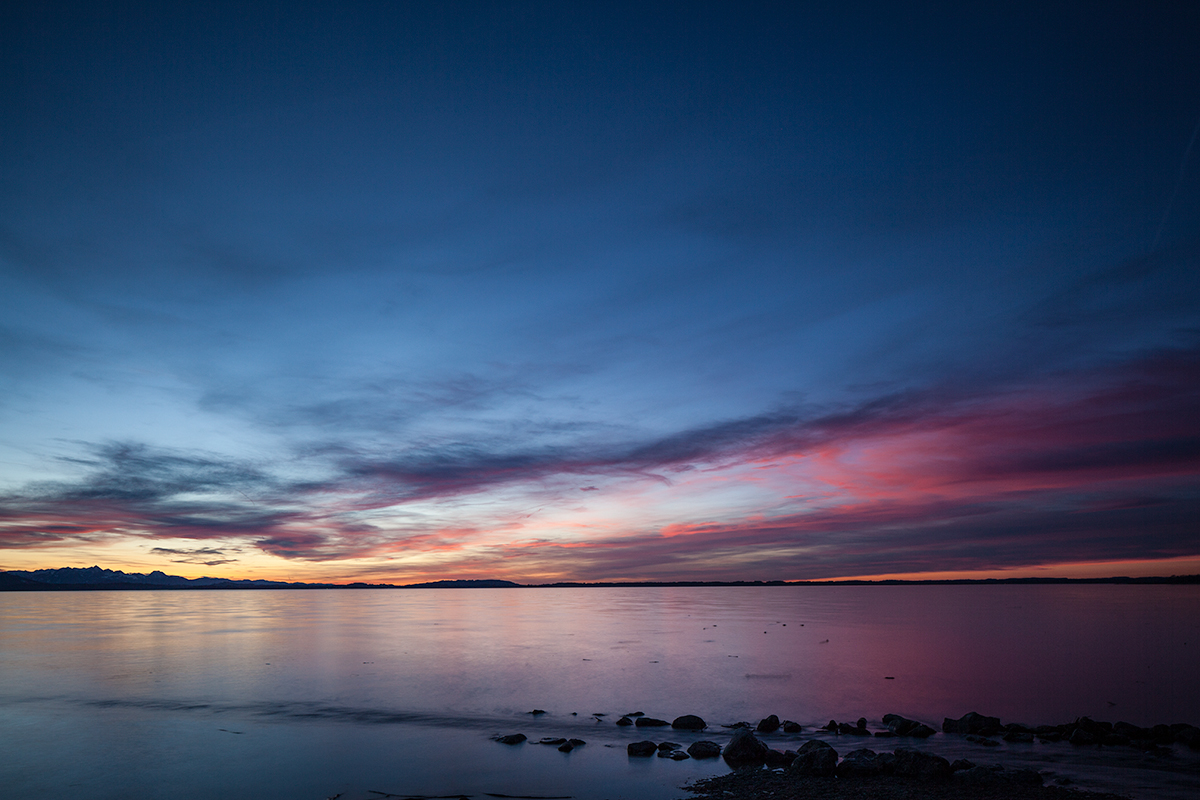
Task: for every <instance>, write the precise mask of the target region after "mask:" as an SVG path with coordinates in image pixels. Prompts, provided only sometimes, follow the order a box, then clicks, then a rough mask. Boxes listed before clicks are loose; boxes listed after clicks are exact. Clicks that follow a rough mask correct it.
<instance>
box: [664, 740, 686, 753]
mask: <svg viewBox="0 0 1200 800" xmlns="http://www.w3.org/2000/svg"><path fill="white" fill-rule="evenodd" d="M680 747H682V745H680V744H679V743H678V742H660V743H659V745H658V750H659V752H660V753H661V752H663V751H664V750H665V751H666V752H668V753H669V752H671V751H672V750H678V749H679V748H680Z"/></svg>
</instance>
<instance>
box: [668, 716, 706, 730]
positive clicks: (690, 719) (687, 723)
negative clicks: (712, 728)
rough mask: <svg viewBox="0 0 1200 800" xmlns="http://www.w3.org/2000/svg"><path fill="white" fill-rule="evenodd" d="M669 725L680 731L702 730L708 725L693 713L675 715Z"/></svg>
mask: <svg viewBox="0 0 1200 800" xmlns="http://www.w3.org/2000/svg"><path fill="white" fill-rule="evenodd" d="M671 727H672V728H676V729H678V730H682V731H702V730H704V729H705V728H707V727H708V725H707V724H706V723H705V722H704V720H703V719H701V718H700V717H697V716H696V715H695V714H684V715H683V716H682V717H676V718H675V721H674V722H672V723H671Z"/></svg>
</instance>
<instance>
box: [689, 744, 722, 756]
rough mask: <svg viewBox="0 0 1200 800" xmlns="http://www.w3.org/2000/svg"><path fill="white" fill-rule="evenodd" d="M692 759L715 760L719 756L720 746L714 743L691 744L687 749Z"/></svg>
mask: <svg viewBox="0 0 1200 800" xmlns="http://www.w3.org/2000/svg"><path fill="white" fill-rule="evenodd" d="M687 752H688V755H689V756H691V757H692V758H716V757H717V756H719V755H721V745H719V744H717V743H716V742H709V741H703V742H692V743H691V745H690V746H689V747H688V749H687Z"/></svg>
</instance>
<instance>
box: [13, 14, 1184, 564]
mask: <svg viewBox="0 0 1200 800" xmlns="http://www.w3.org/2000/svg"><path fill="white" fill-rule="evenodd" d="M0 13H2V14H3V16H2V17H0V35H2V38H0V70H2V72H0V81H2V86H3V92H2V95H3V114H2V116H0V143H2V145H3V146H2V148H0V150H2V153H3V155H2V156H0V158H2V159H3V161H2V173H0V174H2V175H3V180H0V297H3V298H4V301H3V303H2V304H0V382H2V383H3V391H2V392H0V568H3V567H9V568H17V567H31V566H58V565H68V564H69V565H89V564H92V563H101V564H103V565H105V566H113V567H121V568H130V569H137V570H143V569H149V568H163V569H165V570H166V571H168V572H171V571H174V572H177V573H181V574H183V573H186V574H193V573H194V574H199V573H201V572H208V573H218V572H219V573H220V574H227V575H249V574H253V575H263V576H267V577H286V576H293V577H296V578H316V577H320V578H323V579H339V580H340V579H346V580H349V579H356V578H360V577H370V578H373V579H384V580H403V579H405V578H410V577H411V578H414V579H415V578H420V577H454V576H460V575H461V576H470V575H493V574H495V575H497V576H503V577H512V578H515V579H518V580H521V579H538V578H578V579H587V580H598V579H621V578H663V579H671V578H785V579H792V578H818V577H833V576H843V575H879V574H910V573H918V572H919V573H960V572H974V573H979V574H991V572H990V571H996V570H1009V571H1012V572H1011V573H1006V574H1017V573H1020V574H1044V572H1045V570H1052V571H1053V570H1058V571H1059V572H1065V573H1066V572H1069V573H1071V574H1085V573H1087V572H1088V570H1089V569H1091V570H1100V571H1112V570H1113V569H1118V568H1119V570H1121V571H1125V572H1130V571H1133V572H1136V571H1139V570H1140V571H1143V572H1144V571H1150V572H1172V571H1175V572H1182V571H1189V570H1190V571H1196V570H1197V567H1200V544H1198V543H1200V536H1197V529H1196V524H1195V520H1196V519H1197V518H1200V516H1198V512H1200V496H1198V495H1200V481H1198V477H1200V421H1198V420H1200V380H1198V379H1197V374H1200V370H1198V369H1197V367H1198V366H1200V364H1198V362H1200V280H1198V279H1197V275H1198V274H1200V273H1198V271H1197V266H1198V264H1197V261H1198V255H1200V163H1197V162H1200V152H1195V150H1196V149H1200V148H1194V149H1193V152H1192V153H1191V155H1190V156H1189V157H1188V158H1187V159H1185V153H1186V152H1187V148H1188V144H1189V141H1190V140H1191V139H1192V137H1193V134H1194V131H1195V129H1196V126H1197V123H1198V121H1200V8H1196V7H1193V6H1189V5H1188V4H1183V3H1174V4H1139V3H1051V4H1046V3H1039V4H1014V3H1005V4H988V5H983V4H970V5H964V4H949V3H947V4H941V5H935V4H922V6H921V8H919V9H916V10H914V9H911V8H903V7H899V6H898V4H882V3H865V4H847V3H836V4H835V3H822V4H756V5H746V4H697V3H681V4H661V3H640V4H628V5H620V4H596V5H595V6H593V7H590V8H581V7H580V4H565V3H546V4H482V3H437V4H432V3H430V4H412V3H407V4H369V5H364V6H357V7H356V6H353V5H349V4H344V3H342V4H332V3H321V4H310V5H307V6H301V5H299V4H294V3H289V4H279V5H267V4H249V5H242V4H227V5H225V4H212V3H208V4H204V5H202V6H200V5H197V6H196V7H194V8H191V9H176V8H173V7H167V6H162V5H156V6H141V5H135V4H103V3H98V4H97V3H91V4H79V5H75V6H72V5H67V4H60V3H37V4H32V3H15V4H7V5H6V7H5V10H4V11H3V12H0ZM1163 559H1176V561H1171V562H1170V563H1162V560H1163ZM1130 562H1147V563H1144V564H1141V565H1137V564H1131V563H1130ZM1085 563H1096V564H1097V566H1095V567H1083V566H1077V565H1080V564H1085ZM1113 563H1116V566H1114V567H1111V568H1110V567H1109V566H1108V565H1109V564H1113ZM1068 565H1076V566H1068ZM1039 570H1040V571H1039Z"/></svg>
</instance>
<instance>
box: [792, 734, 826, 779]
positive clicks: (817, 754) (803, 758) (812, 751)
mask: <svg viewBox="0 0 1200 800" xmlns="http://www.w3.org/2000/svg"><path fill="white" fill-rule="evenodd" d="M837 762H838V754H837V750H834V749H833V748H832V747H830V746H829V745H828V744H827V743H825V742H822V741H820V740H819V739H811V740H809V741H807V742H805V743H804V746H803V747H801V748H800V750H799V751H798V752H797V753H796V758H795V760H793V761H792V763H791V765H790V766H789V767H788V774H789V775H795V776H797V777H801V778H809V777H812V778H824V777H829V776H830V775H833V774H834V771H835V770H836V769H837Z"/></svg>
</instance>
